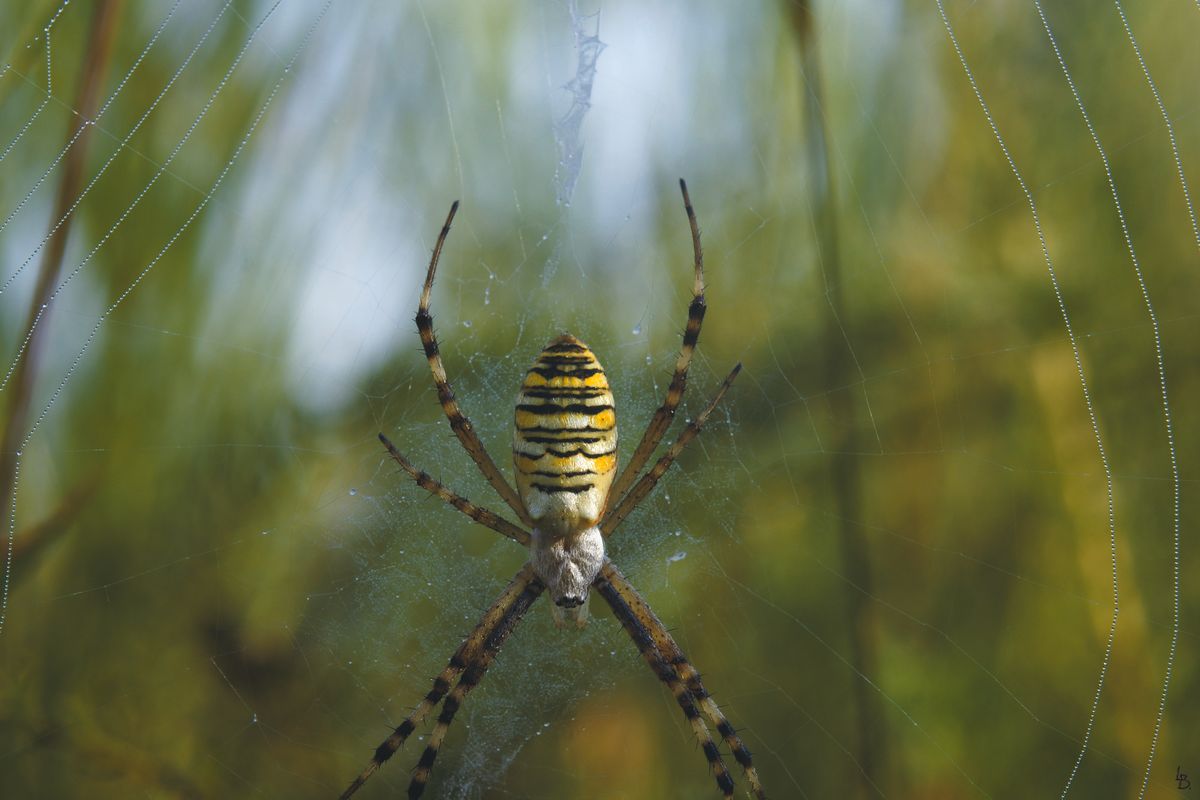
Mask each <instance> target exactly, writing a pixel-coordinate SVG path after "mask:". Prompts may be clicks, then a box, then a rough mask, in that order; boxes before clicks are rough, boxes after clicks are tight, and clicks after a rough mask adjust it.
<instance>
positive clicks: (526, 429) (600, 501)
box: [513, 335, 617, 535]
mask: <svg viewBox="0 0 1200 800" xmlns="http://www.w3.org/2000/svg"><path fill="white" fill-rule="evenodd" d="M516 423H517V429H516V432H515V434H514V436H513V459H514V461H515V464H516V470H517V490H518V492H520V495H521V501H522V502H523V503H525V508H526V510H528V511H529V516H530V517H532V518H533V520H534V522H536V523H538V527H540V528H542V529H543V530H546V531H547V532H549V533H553V534H556V535H568V534H571V533H574V532H577V531H581V530H585V529H587V528H589V527H591V526H593V525H595V524H596V521H597V520H598V519H599V518H600V514H601V512H602V511H603V510H604V501H605V498H606V497H607V496H608V489H609V487H610V486H611V485H612V481H613V477H614V474H615V470H616V466H617V421H616V416H615V414H614V412H613V396H612V392H611V391H609V388H608V379H607V378H605V377H604V369H603V368H602V367H601V366H600V362H599V361H597V360H596V356H595V355H594V354H593V353H592V351H591V350H589V349H588V347H587V345H585V344H584V343H583V342H581V341H579V340H578V339H576V338H575V337H574V336H570V335H564V336H559V337H558V338H556V339H554V340H553V341H552V342H550V344H548V345H547V346H546V349H545V350H543V351H542V353H541V355H539V356H538V358H537V361H535V362H534V364H533V366H532V367H531V368H530V370H529V372H528V373H527V374H526V375H525V380H524V382H523V383H522V384H521V393H520V395H519V396H518V397H517V415H516Z"/></svg>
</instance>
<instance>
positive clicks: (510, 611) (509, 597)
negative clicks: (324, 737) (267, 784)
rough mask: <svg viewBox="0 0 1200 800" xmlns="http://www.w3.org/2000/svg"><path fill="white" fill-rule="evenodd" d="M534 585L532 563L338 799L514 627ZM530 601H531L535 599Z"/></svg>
mask: <svg viewBox="0 0 1200 800" xmlns="http://www.w3.org/2000/svg"><path fill="white" fill-rule="evenodd" d="M531 585H536V586H538V587H539V588H538V589H537V590H536V592H535V593H534V597H537V594H539V593H540V592H541V591H542V589H541V584H540V583H539V582H538V581H537V578H536V576H535V575H534V572H533V567H532V566H530V565H529V564H526V565H525V566H524V567H523V568H522V569H521V571H520V572H518V573H517V574H516V576H515V577H514V578H513V579H512V581H511V582H510V583H509V584H508V586H507V587H505V589H504V591H503V592H502V593H501V594H500V596H499V597H498V598H496V601H495V602H494V603H492V605H491V607H490V608H488V610H487V611H486V612H484V614H483V618H482V619H481V620H480V621H479V624H478V625H476V626H475V629H474V630H473V631H471V633H470V635H468V636H467V638H466V639H464V640H463V643H462V644H461V645H459V647H458V649H457V650H455V651H454V655H452V656H450V662H449V663H448V664H447V665H446V667H445V668H444V669H443V670H442V671H441V672H440V673H439V674H438V676H437V677H436V678H434V679H433V688H432V689H430V690H429V694H427V695H425V697H424V698H423V699H422V700H421V702H420V703H419V704H417V707H416V708H415V709H413V711H412V713H411V714H409V715H408V716H407V717H406V718H405V720H404V721H403V722H401V723H400V725H399V726H398V727H397V728H396V730H395V731H393V732H392V735H391V736H389V737H388V738H387V739H385V740H384V741H383V743H382V744H380V745H379V747H377V748H375V755H373V756H372V757H371V763H370V764H368V765H367V767H366V769H364V770H363V771H362V773H361V774H359V776H358V777H357V778H355V779H354V782H353V783H351V784H350V786H349V787H348V788H347V789H346V791H344V792H342V794H341V796H340V798H339V800H347V798H349V797H350V796H351V795H352V794H354V793H355V792H356V791H358V789H359V787H361V786H362V785H363V784H364V783H366V782H367V779H368V778H370V777H371V776H372V775H373V774H375V771H376V770H378V769H379V768H380V767H381V766H383V764H384V762H385V761H387V760H388V759H389V758H391V757H392V756H393V755H394V754H395V752H396V751H397V750H399V749H400V747H401V746H402V745H403V744H404V742H405V740H406V739H408V737H409V736H410V735H411V734H412V732H413V730H414V729H416V727H417V726H418V725H420V724H421V723H422V722H424V721H425V718H426V717H427V716H429V712H430V711H432V710H433V709H434V707H436V706H437V704H438V703H440V702H441V700H442V698H443V697H445V696H446V693H447V692H449V691H450V684H451V682H452V681H454V679H455V678H457V677H458V676H459V675H461V674H462V673H463V671H464V670H466V669H467V668H468V667H469V666H470V665H471V664H472V663H474V662H475V661H476V659H478V658H479V653H480V651H481V650H482V649H483V648H484V647H485V646H486V644H487V642H488V641H489V637H490V636H491V635H492V634H493V633H494V631H496V630H497V629H498V628H500V627H502V626H504V625H506V624H507V625H508V629H509V630H510V631H511V629H512V625H515V624H516V620H517V619H519V618H520V616H521V614H524V613H525V608H528V603H526V604H525V608H521V610H520V611H519V612H518V611H517V610H516V609H517V607H518V605H519V602H518V601H520V600H521V599H522V598H523V597H524V594H525V592H526V591H528V590H529V588H530V586H531ZM529 602H532V600H530V601H529ZM514 614H515V618H514ZM510 619H511V620H512V621H511V622H509V620H510ZM505 636H507V634H505ZM501 641H503V639H501Z"/></svg>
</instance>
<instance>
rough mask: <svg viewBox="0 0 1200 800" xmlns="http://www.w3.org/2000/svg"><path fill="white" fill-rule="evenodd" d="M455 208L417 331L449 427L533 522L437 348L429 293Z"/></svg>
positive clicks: (432, 263)
mask: <svg viewBox="0 0 1200 800" xmlns="http://www.w3.org/2000/svg"><path fill="white" fill-rule="evenodd" d="M456 211H458V201H457V200H455V201H454V204H453V205H451V206H450V213H449V214H448V215H446V222H445V224H443V225H442V232H441V233H439V234H438V239H437V244H436V245H435V246H434V248H433V257H432V258H431V259H430V260H429V271H428V272H427V273H426V275H425V288H424V290H423V291H422V292H421V302H420V304H419V305H418V306H417V332H418V333H419V334H420V335H421V346H422V347H423V348H424V349H425V358H426V360H427V361H428V362H429V369H430V371H431V372H433V382H434V384H435V385H436V386H437V393H438V402H439V403H441V405H442V411H444V412H445V414H446V419H447V420H449V422H450V429H451V430H452V431H454V435H455V436H457V437H458V440H459V441H460V442H462V446H463V447H464V448H465V449H466V451H467V453H468V454H469V455H470V456H471V458H472V460H474V462H475V464H476V465H477V466H478V467H479V471H480V472H482V473H483V477H485V478H487V480H488V483H490V484H491V485H492V487H493V488H494V489H495V490H496V491H497V492H498V493H499V494H500V496H501V497H502V498H504V502H506V503H508V506H509V508H511V509H512V510H513V511H514V512H515V513H516V515H517V517H518V518H519V519H520V520H521V521H522V522H524V523H525V524H526V525H530V526H532V525H533V520H532V519H530V518H529V512H528V511H526V510H525V505H524V504H523V503H522V502H521V499H520V498H519V497H518V496H517V491H516V490H515V489H513V488H512V486H511V485H510V484H509V482H508V481H507V480H505V478H504V475H503V474H502V473H501V472H500V470H499V468H498V467H497V466H496V462H494V461H492V457H491V456H490V455H488V452H487V450H486V449H484V447H483V442H481V441H480V440H479V435H478V434H477V433H475V428H474V427H473V426H472V425H471V421H470V420H469V419H467V416H466V415H465V414H463V412H462V409H460V408H459V407H458V401H457V400H456V399H455V397H454V390H453V389H451V388H450V380H449V379H448V378H447V377H446V367H445V366H444V365H443V364H442V356H441V354H440V353H439V352H438V342H437V336H435V335H434V333H433V317H431V316H430V315H429V296H430V295H431V294H432V293H433V276H434V273H435V272H436V271H437V263H438V257H439V256H441V254H442V245H444V244H445V243H446V234H448V233H450V223H451V222H452V221H453V220H454V213H455V212H456Z"/></svg>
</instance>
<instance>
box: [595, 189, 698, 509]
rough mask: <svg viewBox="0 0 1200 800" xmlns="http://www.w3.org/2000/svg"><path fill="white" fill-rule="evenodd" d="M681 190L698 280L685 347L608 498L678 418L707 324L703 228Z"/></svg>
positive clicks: (618, 492)
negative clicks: (689, 374) (690, 231)
mask: <svg viewBox="0 0 1200 800" xmlns="http://www.w3.org/2000/svg"><path fill="white" fill-rule="evenodd" d="M679 189H680V191H681V192H682V193H683V207H684V210H685V211H687V218H688V223H689V224H690V225H691V227H692V252H693V254H694V257H695V279H694V281H693V283H692V302H691V305H689V306H688V319H687V327H686V328H684V331H683V346H682V347H680V349H679V357H678V358H676V359H675V374H674V375H672V376H671V385H670V387H668V389H667V397H666V399H665V400H664V401H663V404H662V405H661V406H659V407H658V410H657V411H655V412H654V416H653V417H651V418H650V424H649V425H648V426H647V427H646V432H645V433H644V434H642V440H641V441H640V442H638V446H637V449H636V450H634V451H633V458H631V459H630V460H629V463H628V464H627V465H626V466H625V469H624V470H622V471H621V474H620V475H619V476H617V480H616V482H614V483H613V487H612V490H611V491H610V492H609V495H608V496H609V497H611V498H612V499H613V500H619V499H620V497H621V495H623V494H624V493H625V490H626V489H628V488H629V485H630V484H631V483H633V481H634V479H635V478H636V477H637V476H638V473H639V472H641V471H642V467H644V466H645V465H646V462H647V461H649V460H650V456H652V455H654V449H655V448H656V447H658V443H659V442H660V441H662V437H663V434H664V433H666V431H667V428H668V427H669V426H670V425H671V420H672V419H674V418H675V409H676V408H678V406H679V401H680V400H681V399H682V398H683V391H684V389H685V388H686V386H687V371H688V365H689V364H690V363H691V361H692V353H694V352H695V350H696V342H698V341H699V340H700V325H701V323H703V322H704V310H705V304H704V251H703V250H702V249H701V247H700V226H699V224H697V222H696V212H695V210H694V209H693V208H692V198H691V197H689V196H688V190H687V184H686V183H684V181H683V179H682V178H680V179H679Z"/></svg>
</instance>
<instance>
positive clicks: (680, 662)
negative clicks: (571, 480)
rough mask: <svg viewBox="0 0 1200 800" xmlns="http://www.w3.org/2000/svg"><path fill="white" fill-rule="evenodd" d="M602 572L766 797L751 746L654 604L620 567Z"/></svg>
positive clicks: (752, 787) (755, 790) (753, 785)
mask: <svg viewBox="0 0 1200 800" xmlns="http://www.w3.org/2000/svg"><path fill="white" fill-rule="evenodd" d="M600 575H601V576H603V578H604V579H605V580H607V581H608V582H609V583H610V584H612V587H613V589H614V590H615V591H616V592H617V594H619V595H620V596H621V598H622V599H623V600H624V601H625V603H626V605H627V606H629V609H630V610H631V611H632V612H633V615H634V616H635V617H637V619H638V621H639V622H640V623H641V624H642V627H644V628H645V629H646V630H647V631H648V632H649V634H650V638H651V639H652V640H653V641H654V646H655V647H657V648H658V651H659V652H660V653H662V655H663V657H664V658H665V659H666V660H667V661H669V662H670V663H671V665H672V666H673V667H674V668H675V671H676V673H677V674H678V675H679V677H680V678H681V679H682V680H683V682H684V683H685V684H686V685H687V688H688V690H689V691H690V692H691V693H692V696H693V697H695V698H696V702H697V703H699V705H700V709H701V710H702V711H703V712H704V716H706V717H708V720H709V722H711V723H712V724H713V726H714V727H715V728H716V729H717V732H718V733H720V734H721V738H722V739H724V740H725V744H727V745H728V746H729V750H730V752H732V753H733V757H734V758H735V759H737V762H738V763H739V764H741V765H742V770H743V771H744V772H745V773H746V780H747V781H748V782H749V784H750V790H751V791H752V792H753V793H754V796H755V797H756V798H758V800H765V798H766V794H765V793H764V792H763V788H762V784H761V783H760V782H759V779H758V770H756V769H755V768H754V763H753V761H752V760H751V758H750V750H749V749H748V748H747V747H746V745H745V743H743V742H742V739H741V737H740V736H738V735H737V731H736V730H734V727H733V725H731V724H730V723H729V720H728V719H726V717H725V714H724V713H722V711H721V708H720V706H718V705H717V703H716V701H715V700H713V699H712V696H711V695H709V693H708V690H707V689H705V688H704V684H703V683H702V682H701V680H700V673H699V672H697V671H696V668H695V667H694V666H692V664H691V662H690V661H688V659H687V656H685V655H684V654H683V650H682V649H681V648H680V647H679V644H678V643H677V642H676V641H675V638H674V637H673V636H671V633H670V632H669V631H668V630H667V628H666V626H665V625H663V624H662V621H661V620H660V619H659V618H658V616H657V615H656V614H655V613H654V611H653V610H652V609H651V608H650V604H649V603H647V602H646V600H645V599H644V598H643V597H642V596H641V594H639V593H638V591H637V589H635V588H633V584H631V583H630V582H629V579H628V578H626V577H625V576H624V575H623V574H622V573H621V571H620V570H619V569H617V568H616V567H615V566H614V565H613V563H612V562H611V561H610V562H607V563H605V565H604V567H603V568H602V569H601V570H600Z"/></svg>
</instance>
